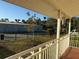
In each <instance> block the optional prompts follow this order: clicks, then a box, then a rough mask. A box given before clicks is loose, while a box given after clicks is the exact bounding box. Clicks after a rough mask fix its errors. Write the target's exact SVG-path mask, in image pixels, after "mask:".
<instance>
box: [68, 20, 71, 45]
mask: <svg viewBox="0 0 79 59" xmlns="http://www.w3.org/2000/svg"><path fill="white" fill-rule="evenodd" d="M70 34H71V19H69V29H68V35H69V40H68V45H69V42H70Z"/></svg>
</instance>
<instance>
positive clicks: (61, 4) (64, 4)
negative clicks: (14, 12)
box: [6, 0, 79, 18]
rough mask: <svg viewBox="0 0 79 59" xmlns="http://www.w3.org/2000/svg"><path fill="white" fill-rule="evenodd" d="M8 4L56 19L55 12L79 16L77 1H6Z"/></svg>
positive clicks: (78, 2) (78, 3)
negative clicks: (59, 11)
mask: <svg viewBox="0 0 79 59" xmlns="http://www.w3.org/2000/svg"><path fill="white" fill-rule="evenodd" d="M6 1H7V2H9V3H12V4H15V5H18V6H21V7H24V8H28V9H31V10H33V11H36V12H39V13H42V14H44V15H47V16H50V17H55V18H57V14H58V13H57V10H59V9H60V10H61V11H62V16H64V15H66V16H69V17H73V16H79V0H6Z"/></svg>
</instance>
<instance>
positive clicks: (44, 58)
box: [5, 35, 69, 59]
mask: <svg viewBox="0 0 79 59" xmlns="http://www.w3.org/2000/svg"><path fill="white" fill-rule="evenodd" d="M68 42H69V35H65V36H63V37H62V38H60V41H59V42H58V43H59V57H60V56H61V55H62V54H63V53H64V52H65V50H66V49H67V48H68V47H69V43H68ZM56 44H57V42H56V40H52V41H49V42H46V43H43V44H41V45H38V46H36V47H33V48H31V49H28V50H25V51H23V52H20V53H18V54H15V55H13V56H10V57H7V58H5V59H56Z"/></svg>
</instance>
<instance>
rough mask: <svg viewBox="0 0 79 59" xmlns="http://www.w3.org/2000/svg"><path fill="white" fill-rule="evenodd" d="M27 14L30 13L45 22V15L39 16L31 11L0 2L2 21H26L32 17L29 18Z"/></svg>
mask: <svg viewBox="0 0 79 59" xmlns="http://www.w3.org/2000/svg"><path fill="white" fill-rule="evenodd" d="M27 12H30V14H31V16H32V15H34V14H36V16H37V17H39V18H41V19H42V20H43V17H44V15H42V14H38V13H36V12H33V11H31V10H28V9H25V8H22V7H19V6H16V5H13V4H10V3H7V2H4V1H1V0H0V19H1V18H8V19H9V20H10V21H14V19H25V20H27V19H28V18H29V17H30V16H27V14H26V13H27Z"/></svg>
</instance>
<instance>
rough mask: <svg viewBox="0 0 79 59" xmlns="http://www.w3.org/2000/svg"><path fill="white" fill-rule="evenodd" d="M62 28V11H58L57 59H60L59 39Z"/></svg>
mask: <svg viewBox="0 0 79 59" xmlns="http://www.w3.org/2000/svg"><path fill="white" fill-rule="evenodd" d="M60 26H61V19H60V10H58V19H57V36H56V39H57V40H56V41H57V44H56V59H59V38H60Z"/></svg>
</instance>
